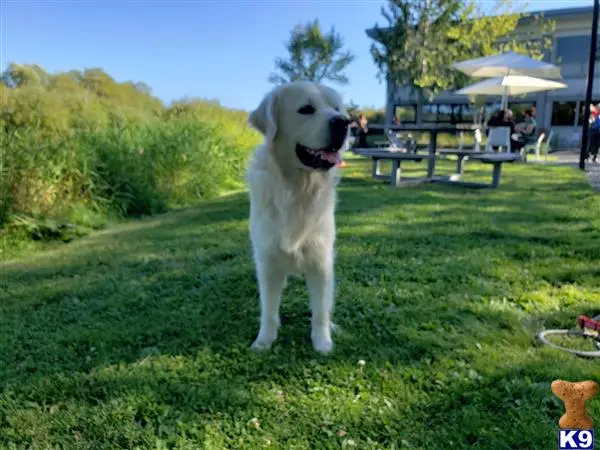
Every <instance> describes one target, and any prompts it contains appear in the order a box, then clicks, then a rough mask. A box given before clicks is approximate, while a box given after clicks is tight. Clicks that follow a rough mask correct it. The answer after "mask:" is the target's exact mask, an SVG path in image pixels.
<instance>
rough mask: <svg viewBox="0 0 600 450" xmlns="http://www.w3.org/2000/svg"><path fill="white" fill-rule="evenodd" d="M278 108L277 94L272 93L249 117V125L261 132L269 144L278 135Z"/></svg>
mask: <svg viewBox="0 0 600 450" xmlns="http://www.w3.org/2000/svg"><path fill="white" fill-rule="evenodd" d="M276 107H277V105H276V93H275V91H271V92H270V93H269V94H267V95H266V96H265V98H264V99H263V100H262V101H261V102H260V105H258V107H257V108H256V109H255V110H254V111H252V112H251V113H250V115H249V116H248V123H250V125H251V126H252V127H254V128H256V129H257V130H258V131H260V132H261V134H262V135H263V136H264V137H265V140H266V141H267V142H272V141H273V139H275V135H276V134H277V122H276V120H275V109H276Z"/></svg>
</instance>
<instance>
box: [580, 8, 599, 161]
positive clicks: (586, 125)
mask: <svg viewBox="0 0 600 450" xmlns="http://www.w3.org/2000/svg"><path fill="white" fill-rule="evenodd" d="M598 8H599V6H598V0H594V13H593V16H592V39H591V42H590V62H589V66H588V76H587V91H586V94H585V110H584V113H583V131H582V136H581V153H580V154H579V168H580V169H581V170H584V169H585V158H586V156H587V148H588V141H589V131H590V121H589V119H590V103H592V89H593V87H594V69H595V66H596V53H597V51H598V48H597V47H598V44H597V40H598Z"/></svg>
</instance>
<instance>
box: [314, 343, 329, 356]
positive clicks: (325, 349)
mask: <svg viewBox="0 0 600 450" xmlns="http://www.w3.org/2000/svg"><path fill="white" fill-rule="evenodd" d="M313 348H314V349H315V351H317V352H319V353H321V354H322V355H328V354H329V353H331V351H332V350H333V341H332V340H331V339H320V340H315V339H313Z"/></svg>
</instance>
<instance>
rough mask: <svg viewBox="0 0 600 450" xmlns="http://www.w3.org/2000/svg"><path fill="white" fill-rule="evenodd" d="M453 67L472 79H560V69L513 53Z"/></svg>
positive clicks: (457, 64)
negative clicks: (506, 77)
mask: <svg viewBox="0 0 600 450" xmlns="http://www.w3.org/2000/svg"><path fill="white" fill-rule="evenodd" d="M453 67H454V68H455V69H458V70H460V71H461V72H464V73H466V74H467V75H470V76H472V77H474V78H490V77H502V76H505V75H523V76H530V77H540V78H548V79H557V80H560V79H562V75H561V73H560V68H558V67H557V66H555V65H553V64H550V63H547V62H544V61H538V60H536V59H533V58H530V57H529V56H526V55H521V54H519V53H514V52H506V53H500V54H498V55H492V56H484V57H482V58H476V59H470V60H467V61H460V62H457V63H455V64H453Z"/></svg>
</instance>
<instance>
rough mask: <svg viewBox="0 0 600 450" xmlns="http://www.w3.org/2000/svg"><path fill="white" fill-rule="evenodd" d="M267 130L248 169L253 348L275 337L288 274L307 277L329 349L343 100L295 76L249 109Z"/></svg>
mask: <svg viewBox="0 0 600 450" xmlns="http://www.w3.org/2000/svg"><path fill="white" fill-rule="evenodd" d="M249 123H250V125H252V126H253V127H254V128H256V129H257V130H258V131H260V132H261V133H262V134H263V135H264V143H263V144H261V145H260V146H259V147H258V148H257V150H256V152H255V154H254V157H253V160H252V162H251V164H250V167H249V169H248V174H247V180H248V184H249V191H250V226H249V229H250V239H251V241H252V250H253V257H254V262H255V266H256V276H257V279H258V288H259V293H260V306H261V315H260V330H259V332H258V336H257V338H256V340H255V341H254V343H253V344H252V348H254V349H269V348H270V347H271V345H272V344H273V342H274V341H275V340H276V339H277V332H278V329H279V325H280V319H279V305H280V302H281V295H282V292H283V289H284V287H285V284H286V280H287V277H288V275H291V274H297V275H304V276H305V279H306V285H307V288H308V293H309V296H310V302H311V309H312V322H311V339H312V343H313V347H314V349H315V350H316V351H318V352H320V353H329V352H330V351H331V350H332V348H333V341H332V340H331V328H332V322H331V314H332V308H333V303H334V288H335V279H334V248H333V247H334V242H335V219H334V211H335V203H336V194H335V188H336V185H337V183H338V180H339V177H338V173H337V170H338V169H337V163H339V162H340V161H341V158H342V153H343V151H344V150H345V149H346V145H347V138H348V125H349V120H348V117H347V116H346V115H345V114H344V113H343V106H342V99H341V97H340V95H339V94H338V93H337V92H335V91H334V90H333V89H331V88H328V87H326V86H323V85H320V84H316V83H312V82H307V81H296V82H292V83H289V84H285V85H282V86H279V87H277V88H275V89H273V90H272V91H271V92H270V93H269V94H267V95H266V97H265V98H264V99H263V100H262V102H261V103H260V105H259V106H258V107H257V108H256V109H255V110H254V111H252V112H251V113H250V116H249Z"/></svg>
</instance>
